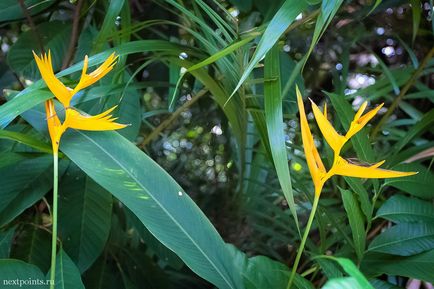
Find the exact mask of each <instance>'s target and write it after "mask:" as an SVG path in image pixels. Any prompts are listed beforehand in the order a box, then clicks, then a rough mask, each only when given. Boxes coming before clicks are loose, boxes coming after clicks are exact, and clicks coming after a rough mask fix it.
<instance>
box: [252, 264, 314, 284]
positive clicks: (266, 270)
mask: <svg viewBox="0 0 434 289" xmlns="http://www.w3.org/2000/svg"><path fill="white" fill-rule="evenodd" d="M289 275H290V272H289V269H288V267H286V266H285V265H284V264H282V263H280V262H276V261H273V260H271V259H270V258H268V257H265V256H255V257H252V258H249V259H248V260H247V265H246V267H245V271H244V278H245V285H246V289H262V288H276V289H277V288H279V289H280V288H281V289H284V288H286V285H287V284H288V279H289ZM294 286H295V288H298V289H313V288H314V287H313V285H312V284H311V283H310V282H309V281H307V280H306V279H304V278H303V277H301V276H300V275H298V274H297V275H296V276H295V279H294Z"/></svg>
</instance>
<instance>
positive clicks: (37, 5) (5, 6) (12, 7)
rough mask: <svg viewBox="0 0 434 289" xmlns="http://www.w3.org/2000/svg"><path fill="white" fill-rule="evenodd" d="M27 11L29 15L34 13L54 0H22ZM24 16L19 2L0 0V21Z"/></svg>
mask: <svg viewBox="0 0 434 289" xmlns="http://www.w3.org/2000/svg"><path fill="white" fill-rule="evenodd" d="M23 2H24V4H25V6H26V8H27V12H28V13H29V14H30V15H35V14H37V13H39V12H41V11H43V10H44V9H46V8H47V7H49V6H51V5H52V4H53V3H54V2H56V1H55V0H45V1H41V0H24V1H23ZM20 18H24V14H23V9H22V8H21V5H20V2H19V1H16V0H2V1H0V22H3V21H11V20H17V19H20Z"/></svg>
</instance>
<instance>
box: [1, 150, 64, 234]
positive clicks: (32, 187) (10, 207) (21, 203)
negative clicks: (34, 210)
mask: <svg viewBox="0 0 434 289" xmlns="http://www.w3.org/2000/svg"><path fill="white" fill-rule="evenodd" d="M36 160H38V163H35V162H25V164H26V165H28V166H30V168H32V167H33V168H34V169H35V170H38V173H37V174H36V175H34V178H33V179H32V180H31V181H29V183H27V186H26V187H25V188H24V189H21V190H17V191H16V193H18V194H17V195H16V196H15V197H14V198H13V199H12V200H11V201H10V202H9V203H8V204H7V207H5V208H4V209H3V210H2V211H0V227H1V226H4V225H6V224H7V223H9V222H10V221H12V220H13V219H15V218H16V217H17V216H19V215H20V214H21V213H22V212H24V210H26V209H27V208H29V207H30V206H32V205H33V204H35V203H36V202H37V201H39V200H40V199H42V197H43V196H44V195H45V194H46V193H47V192H48V191H49V190H50V189H51V188H52V187H53V169H52V165H51V164H52V161H51V156H45V157H42V158H37V159H36ZM41 165H42V166H43V167H42V168H41V171H39V169H38V167H39V166H41ZM17 166H19V167H21V166H20V164H18V165H17ZM65 166H66V162H63V161H61V162H60V164H59V175H60V176H61V175H62V174H63V172H64V170H65ZM23 173H25V169H24V170H23ZM19 175H20V172H17V173H16V175H15V176H14V177H11V178H9V179H7V180H9V181H11V182H14V181H16V180H17V179H19V178H18V177H19ZM15 178H17V179H15ZM0 183H1V181H0Z"/></svg>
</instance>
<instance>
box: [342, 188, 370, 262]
mask: <svg viewBox="0 0 434 289" xmlns="http://www.w3.org/2000/svg"><path fill="white" fill-rule="evenodd" d="M339 189H340V191H341V195H342V201H343V203H344V208H345V211H346V212H347V216H348V220H349V222H350V227H351V232H352V234H353V241H354V247H355V249H356V254H357V257H358V258H359V260H361V259H362V257H363V252H364V251H365V244H366V233H365V225H364V220H363V215H362V212H361V210H360V207H359V202H358V200H357V199H356V198H355V197H354V195H353V193H352V192H351V191H348V190H344V189H341V188H339Z"/></svg>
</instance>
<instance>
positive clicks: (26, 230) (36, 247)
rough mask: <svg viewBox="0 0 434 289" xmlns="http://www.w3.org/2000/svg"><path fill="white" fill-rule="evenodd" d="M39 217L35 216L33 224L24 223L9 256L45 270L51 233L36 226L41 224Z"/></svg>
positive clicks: (49, 249)
mask: <svg viewBox="0 0 434 289" xmlns="http://www.w3.org/2000/svg"><path fill="white" fill-rule="evenodd" d="M39 219H40V218H39V217H38V216H37V217H35V218H34V220H33V222H34V224H31V225H25V226H23V227H22V231H20V232H18V234H17V237H16V240H15V243H14V246H13V248H12V252H11V257H12V258H15V259H20V260H23V261H25V262H27V263H30V264H34V265H36V266H38V267H39V268H40V269H41V270H42V271H44V272H47V270H48V269H49V267H50V256H51V255H50V254H51V234H50V233H49V232H47V231H46V230H43V229H41V228H38V227H37V226H38V225H41V222H40V220H39ZM0 272H1V270H0ZM44 279H45V278H44Z"/></svg>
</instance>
